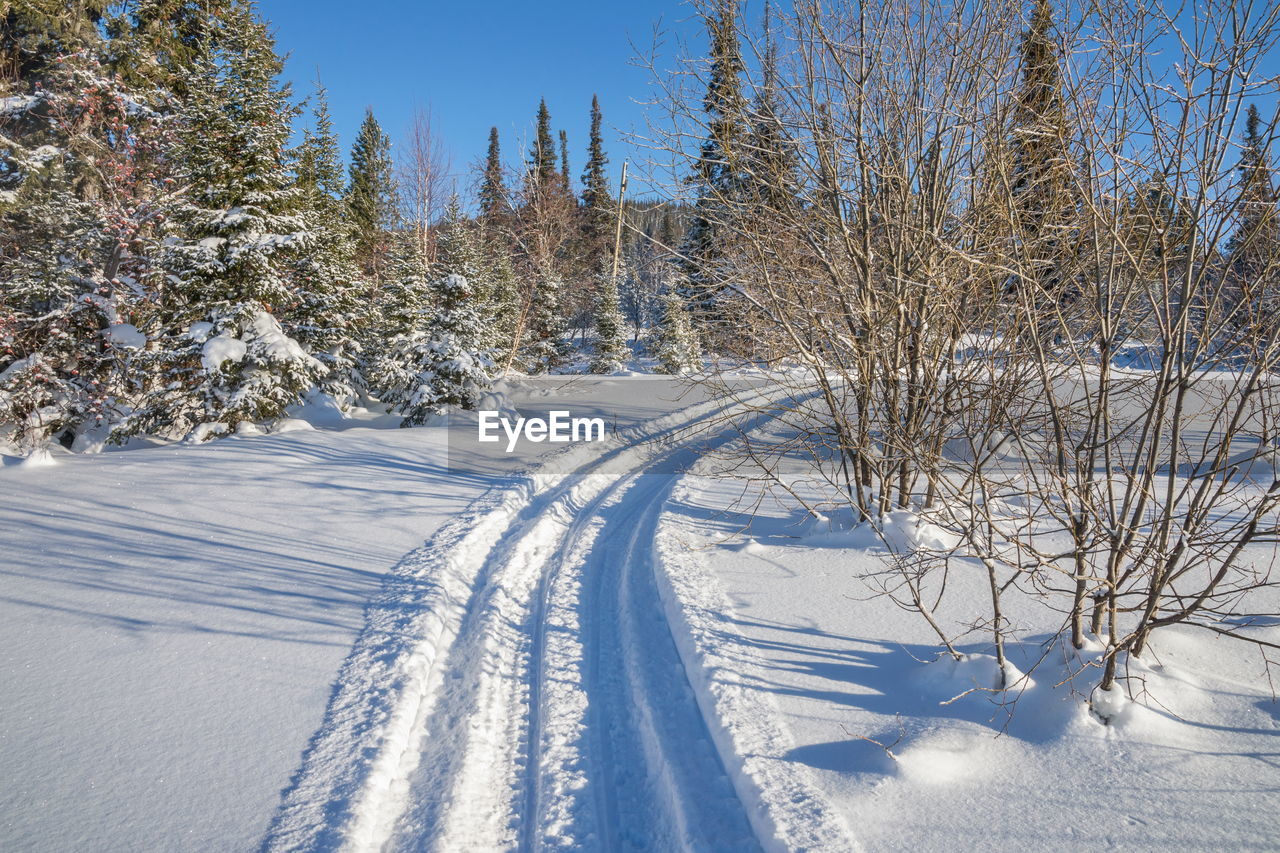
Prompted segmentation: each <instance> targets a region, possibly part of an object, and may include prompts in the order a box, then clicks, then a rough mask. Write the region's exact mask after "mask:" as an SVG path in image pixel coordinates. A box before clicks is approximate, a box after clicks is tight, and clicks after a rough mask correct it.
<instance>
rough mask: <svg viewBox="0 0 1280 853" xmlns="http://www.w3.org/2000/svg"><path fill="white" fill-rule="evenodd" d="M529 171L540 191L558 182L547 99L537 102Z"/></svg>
mask: <svg viewBox="0 0 1280 853" xmlns="http://www.w3.org/2000/svg"><path fill="white" fill-rule="evenodd" d="M529 171H530V172H531V173H532V175H533V179H534V185H535V186H536V187H537V188H538V189H539V190H541V191H544V192H545V191H547V190H549V189H550V188H551V187H553V186H555V185H556V184H557V183H558V182H559V176H558V175H557V174H556V143H555V139H554V138H553V137H552V135H551V112H550V110H548V109H547V100H546V98H543V99H542V100H541V101H539V102H538V121H537V129H536V131H535V136H534V141H533V148H532V149H530V151H529Z"/></svg>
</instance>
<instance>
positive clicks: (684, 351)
mask: <svg viewBox="0 0 1280 853" xmlns="http://www.w3.org/2000/svg"><path fill="white" fill-rule="evenodd" d="M649 351H650V353H651V354H652V355H653V357H654V358H656V359H657V360H658V369H659V370H661V371H662V372H663V373H669V374H671V375H679V374H681V373H690V372H692V371H694V370H697V369H698V367H699V364H700V362H701V358H702V356H701V352H700V351H699V347H698V337H697V334H696V333H695V332H694V328H693V324H692V323H691V322H690V319H689V311H688V309H687V308H686V307H685V302H684V299H683V297H681V295H680V288H679V287H669V288H667V291H666V293H664V294H663V296H662V313H661V316H660V318H659V321H658V328H657V329H656V330H655V332H654V333H653V335H652V337H651V338H650V339H649Z"/></svg>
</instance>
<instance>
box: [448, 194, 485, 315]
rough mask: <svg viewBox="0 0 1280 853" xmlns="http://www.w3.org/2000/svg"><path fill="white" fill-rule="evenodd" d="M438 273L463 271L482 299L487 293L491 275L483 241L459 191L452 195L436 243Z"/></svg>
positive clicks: (461, 273) (473, 289)
mask: <svg viewBox="0 0 1280 853" xmlns="http://www.w3.org/2000/svg"><path fill="white" fill-rule="evenodd" d="M436 256H437V257H436V274H437V275H438V276H439V277H441V278H443V277H444V276H447V275H460V276H462V277H463V278H465V279H466V280H467V282H468V283H469V284H470V286H471V290H472V292H473V293H474V294H475V295H476V296H477V298H479V299H482V300H483V299H484V298H486V297H487V296H488V281H487V278H488V276H487V275H486V273H487V270H486V269H485V266H486V264H485V261H484V255H483V252H482V251H481V247H480V242H479V240H477V238H476V234H475V231H474V229H473V228H472V226H471V223H469V222H468V221H467V217H466V216H465V215H463V213H462V202H461V200H460V199H459V198H458V194H457V193H454V194H453V195H452V196H450V197H449V204H448V206H447V207H445V211H444V219H443V220H441V222H440V233H439V236H438V238H437V244H436Z"/></svg>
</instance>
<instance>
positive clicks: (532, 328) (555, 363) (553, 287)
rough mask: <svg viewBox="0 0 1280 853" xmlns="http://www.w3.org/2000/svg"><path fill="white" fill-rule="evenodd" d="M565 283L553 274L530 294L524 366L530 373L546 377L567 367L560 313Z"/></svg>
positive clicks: (538, 280)
mask: <svg viewBox="0 0 1280 853" xmlns="http://www.w3.org/2000/svg"><path fill="white" fill-rule="evenodd" d="M563 290H564V282H563V281H562V280H561V279H560V277H559V276H558V275H556V274H555V273H554V272H552V273H548V274H546V275H543V276H541V277H539V278H538V279H537V281H536V287H535V289H534V290H533V292H532V293H531V294H530V297H529V298H530V300H531V301H530V305H529V311H528V314H529V317H528V326H529V329H528V333H527V335H526V336H525V337H526V340H527V341H528V343H527V344H526V346H525V351H524V354H523V359H522V360H523V362H524V364H525V368H526V370H527V371H528V372H529V373H547V372H549V371H551V370H554V369H555V368H557V367H559V366H560V365H562V364H564V362H565V360H566V359H567V358H568V355H569V348H568V343H567V342H566V341H565V339H564V333H565V322H564V315H563V313H562V311H561V306H560V303H561V300H562V298H563V293H562V291H563Z"/></svg>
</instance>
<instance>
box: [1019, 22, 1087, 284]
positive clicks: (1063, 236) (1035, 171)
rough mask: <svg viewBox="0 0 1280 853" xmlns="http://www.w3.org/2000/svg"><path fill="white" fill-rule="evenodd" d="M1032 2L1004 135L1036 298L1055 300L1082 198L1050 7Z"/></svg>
mask: <svg viewBox="0 0 1280 853" xmlns="http://www.w3.org/2000/svg"><path fill="white" fill-rule="evenodd" d="M1034 3H1035V6H1034V8H1033V9H1032V14H1031V21H1030V25H1029V27H1028V29H1027V31H1026V32H1025V33H1024V34H1023V38H1022V47H1021V74H1022V83H1021V86H1020V88H1019V90H1018V93H1017V96H1016V101H1015V104H1014V110H1013V119H1012V127H1011V129H1010V132H1009V135H1008V148H1009V154H1008V156H1009V169H1010V174H1009V185H1010V192H1011V196H1012V198H1011V202H1012V214H1013V221H1012V226H1013V229H1014V234H1015V235H1016V240H1017V243H1018V244H1019V245H1020V246H1022V247H1023V251H1024V252H1025V255H1024V258H1025V260H1026V261H1027V262H1028V263H1029V264H1030V266H1031V272H1030V274H1029V278H1031V279H1032V280H1033V281H1034V282H1035V284H1036V290H1037V291H1038V294H1037V298H1051V299H1055V300H1060V299H1062V298H1065V296H1066V293H1065V291H1066V290H1067V289H1068V287H1069V285H1068V277H1069V276H1070V275H1071V273H1070V272H1069V270H1068V263H1069V260H1070V256H1071V255H1072V253H1073V252H1074V244H1075V242H1076V239H1077V237H1078V229H1079V222H1078V206H1079V201H1080V199H1079V194H1078V192H1077V190H1076V186H1075V178H1074V174H1073V173H1074V158H1073V156H1072V153H1071V150H1070V144H1071V139H1072V138H1073V137H1072V134H1071V131H1070V126H1069V119H1068V115H1067V109H1066V97H1065V95H1064V92H1063V82H1062V69H1061V67H1060V65H1059V48H1058V45H1057V43H1056V42H1055V41H1054V38H1053V7H1052V5H1051V2H1050V0H1034ZM1018 286H1022V285H1021V284H1020V285H1018Z"/></svg>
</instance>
